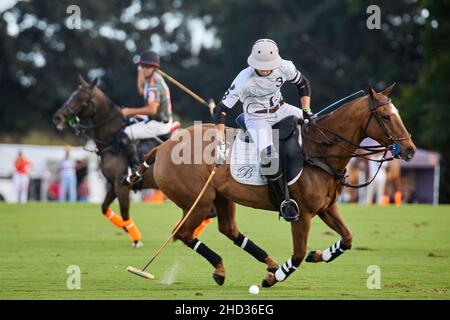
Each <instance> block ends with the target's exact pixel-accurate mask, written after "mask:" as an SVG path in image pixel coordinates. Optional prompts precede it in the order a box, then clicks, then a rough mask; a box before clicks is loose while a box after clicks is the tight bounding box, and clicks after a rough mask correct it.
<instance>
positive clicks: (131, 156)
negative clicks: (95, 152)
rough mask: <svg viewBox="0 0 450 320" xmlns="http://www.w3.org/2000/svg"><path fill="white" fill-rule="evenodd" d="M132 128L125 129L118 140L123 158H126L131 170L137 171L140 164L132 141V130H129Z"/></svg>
mask: <svg viewBox="0 0 450 320" xmlns="http://www.w3.org/2000/svg"><path fill="white" fill-rule="evenodd" d="M133 126H134V125H132V126H129V127H127V128H125V130H124V132H125V134H122V135H121V137H120V140H119V142H120V144H121V145H122V147H123V149H124V151H125V156H126V157H127V160H128V164H129V165H130V168H131V170H135V169H137V167H138V166H139V164H140V161H139V155H138V151H137V147H136V143H135V141H134V139H135V138H134V136H133V129H132V128H131V127H133Z"/></svg>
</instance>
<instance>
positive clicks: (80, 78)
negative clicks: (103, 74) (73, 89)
mask: <svg viewBox="0 0 450 320" xmlns="http://www.w3.org/2000/svg"><path fill="white" fill-rule="evenodd" d="M78 79H79V80H80V83H81V84H82V85H83V86H88V85H89V83H88V82H87V81H86V80H84V78H83V76H82V75H81V74H79V75H78Z"/></svg>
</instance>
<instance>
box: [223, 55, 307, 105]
mask: <svg viewBox="0 0 450 320" xmlns="http://www.w3.org/2000/svg"><path fill="white" fill-rule="evenodd" d="M300 78H301V73H300V71H298V70H297V68H296V67H295V66H294V64H293V63H292V61H288V60H282V62H281V66H280V67H279V68H277V69H275V70H273V71H272V73H271V74H270V75H268V76H266V77H261V76H259V75H258V74H257V73H256V71H255V69H253V68H252V67H248V68H246V69H244V70H242V71H241V72H240V73H239V74H238V76H237V77H236V78H235V79H234V81H233V83H232V85H231V87H230V88H229V89H228V90H227V92H226V93H225V95H224V97H223V99H222V103H223V104H224V105H225V106H226V107H228V108H232V107H233V106H234V105H235V104H236V102H238V100H240V101H241V102H242V104H243V107H244V112H246V113H254V112H255V111H258V110H264V109H270V108H273V107H275V106H277V105H278V103H279V102H280V101H281V100H283V97H282V95H281V91H280V89H281V87H282V86H283V84H284V83H285V82H286V81H288V82H293V83H298V82H299V81H300Z"/></svg>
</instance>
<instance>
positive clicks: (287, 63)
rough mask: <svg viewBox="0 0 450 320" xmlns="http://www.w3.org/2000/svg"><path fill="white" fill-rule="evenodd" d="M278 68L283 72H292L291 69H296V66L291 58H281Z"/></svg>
mask: <svg viewBox="0 0 450 320" xmlns="http://www.w3.org/2000/svg"><path fill="white" fill-rule="evenodd" d="M280 70H281V71H283V72H292V71H296V70H297V67H296V66H295V64H294V63H293V62H292V61H291V60H284V59H283V60H282V61H281V66H280Z"/></svg>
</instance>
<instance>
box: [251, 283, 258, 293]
mask: <svg viewBox="0 0 450 320" xmlns="http://www.w3.org/2000/svg"><path fill="white" fill-rule="evenodd" d="M248 293H250V294H258V293H259V287H258V286H257V285H255V284H254V285H252V286H250V288H248Z"/></svg>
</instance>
